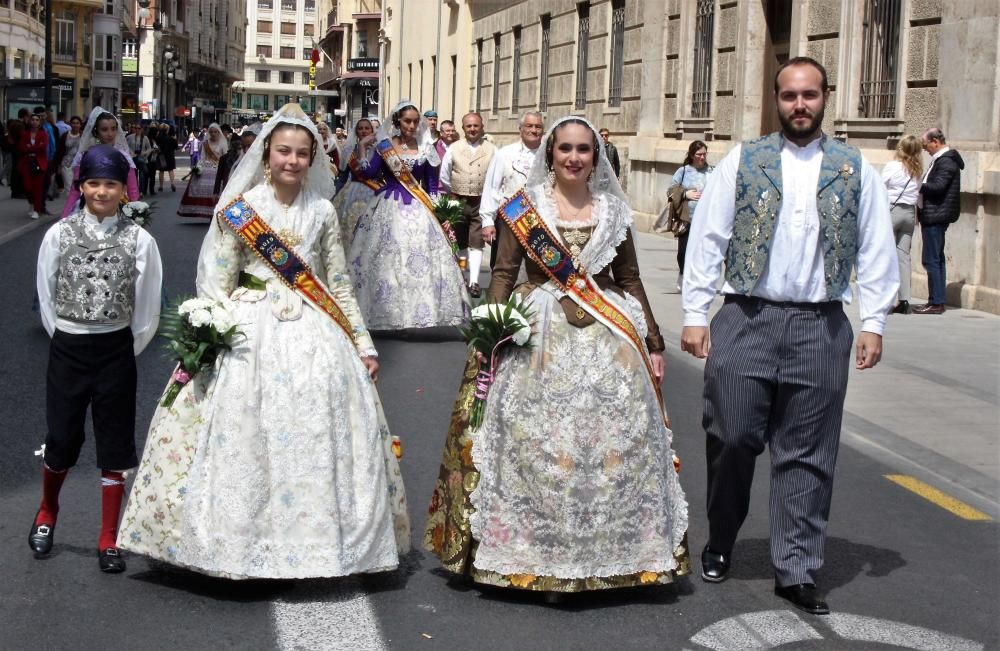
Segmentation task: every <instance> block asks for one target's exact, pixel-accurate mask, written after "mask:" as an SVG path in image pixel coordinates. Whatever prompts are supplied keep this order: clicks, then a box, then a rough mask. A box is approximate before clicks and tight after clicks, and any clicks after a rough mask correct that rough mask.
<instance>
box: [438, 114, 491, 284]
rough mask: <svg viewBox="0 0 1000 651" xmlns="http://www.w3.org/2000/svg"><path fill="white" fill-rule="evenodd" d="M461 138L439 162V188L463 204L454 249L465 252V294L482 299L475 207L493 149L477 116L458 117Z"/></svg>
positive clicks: (480, 234)
mask: <svg viewBox="0 0 1000 651" xmlns="http://www.w3.org/2000/svg"><path fill="white" fill-rule="evenodd" d="M462 131H463V132H464V133H465V138H463V139H462V140H459V141H458V142H456V143H454V144H452V145H450V146H449V147H448V151H447V152H445V155H444V158H443V159H442V160H441V175H440V180H441V186H442V187H443V188H444V190H445V191H446V192H448V193H450V194H451V195H452V196H453V197H455V198H457V199H460V200H462V201H464V202H465V210H464V217H465V221H464V223H462V224H459V225H458V228H457V229H456V233H455V235H456V236H457V238H458V248H459V249H468V255H469V294H470V295H471V296H472V297H473V298H479V297H480V296H481V295H482V289H481V288H480V287H479V268H480V266H481V265H482V263H483V244H484V242H483V228H482V224H481V223H480V221H479V203H480V201H481V199H482V194H483V186H484V185H485V183H486V170H487V169H489V166H490V162H491V161H492V160H493V155H494V154H495V153H496V147H494V146H493V143H491V142H488V141H487V140H486V139H485V138H484V137H483V136H484V131H483V118H482V117H481V116H480V115H479V114H478V113H474V112H473V113H466V114H465V115H464V116H463V117H462Z"/></svg>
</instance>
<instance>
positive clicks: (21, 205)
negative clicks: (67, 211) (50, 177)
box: [0, 185, 66, 244]
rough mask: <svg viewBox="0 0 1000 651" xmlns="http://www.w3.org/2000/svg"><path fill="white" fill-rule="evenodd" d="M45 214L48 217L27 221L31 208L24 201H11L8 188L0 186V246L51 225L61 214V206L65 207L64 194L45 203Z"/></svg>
mask: <svg viewBox="0 0 1000 651" xmlns="http://www.w3.org/2000/svg"><path fill="white" fill-rule="evenodd" d="M45 205H46V208H47V210H46V212H48V213H50V215H48V216H45V215H43V216H42V218H41V219H37V220H34V219H29V218H28V212H29V211H30V210H31V207H30V206H29V205H28V201H27V200H26V199H11V198H10V188H9V187H7V186H6V185H2V186H0V244H3V243H5V242H9V241H11V240H13V239H15V238H17V237H19V236H21V235H23V234H24V233H27V232H28V231H31V230H33V229H36V228H39V227H42V226H45V225H46V224H51V223H52V222H53V221H55V220H56V218H58V217H59V215H60V214H61V213H62V209H63V206H64V205H66V193H63V195H62V196H60V197H56V198H55V199H54V200H52V201H49V202H47V203H46V204H45Z"/></svg>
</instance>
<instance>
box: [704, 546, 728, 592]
mask: <svg viewBox="0 0 1000 651" xmlns="http://www.w3.org/2000/svg"><path fill="white" fill-rule="evenodd" d="M730 560H731V559H730V557H729V554H719V553H717V552H713V551H712V550H711V549H709V548H708V545H705V549H703V550H702V552H701V578H702V579H704V580H705V581H708V582H709V583H722V582H723V581H725V580H726V579H727V578H728V577H729V561H730Z"/></svg>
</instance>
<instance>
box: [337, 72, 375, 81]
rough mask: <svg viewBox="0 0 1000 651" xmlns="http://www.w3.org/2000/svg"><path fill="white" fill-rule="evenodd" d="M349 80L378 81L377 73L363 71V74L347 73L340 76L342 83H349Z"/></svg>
mask: <svg viewBox="0 0 1000 651" xmlns="http://www.w3.org/2000/svg"><path fill="white" fill-rule="evenodd" d="M349 79H378V73H377V72H371V71H363V72H345V73H344V74H342V75H340V80H341V81H347V80H349Z"/></svg>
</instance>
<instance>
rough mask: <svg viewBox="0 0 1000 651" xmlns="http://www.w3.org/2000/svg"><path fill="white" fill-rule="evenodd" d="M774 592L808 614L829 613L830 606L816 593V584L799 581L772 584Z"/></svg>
mask: <svg viewBox="0 0 1000 651" xmlns="http://www.w3.org/2000/svg"><path fill="white" fill-rule="evenodd" d="M774 594H776V595H778V596H779V597H781V598H782V599H787V600H788V601H790V602H791V603H792V605H793V606H795V607H796V608H798V609H799V610H803V611H805V612H807V613H809V614H810V615H829V614H830V607H829V606H827V605H826V602H825V601H823V600H822V599H820V598H819V596H817V594H816V586H815V585H813V584H812V583H799V584H797V585H786V586H784V587H782V586H780V585H778V584H777V583H776V584H774Z"/></svg>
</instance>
